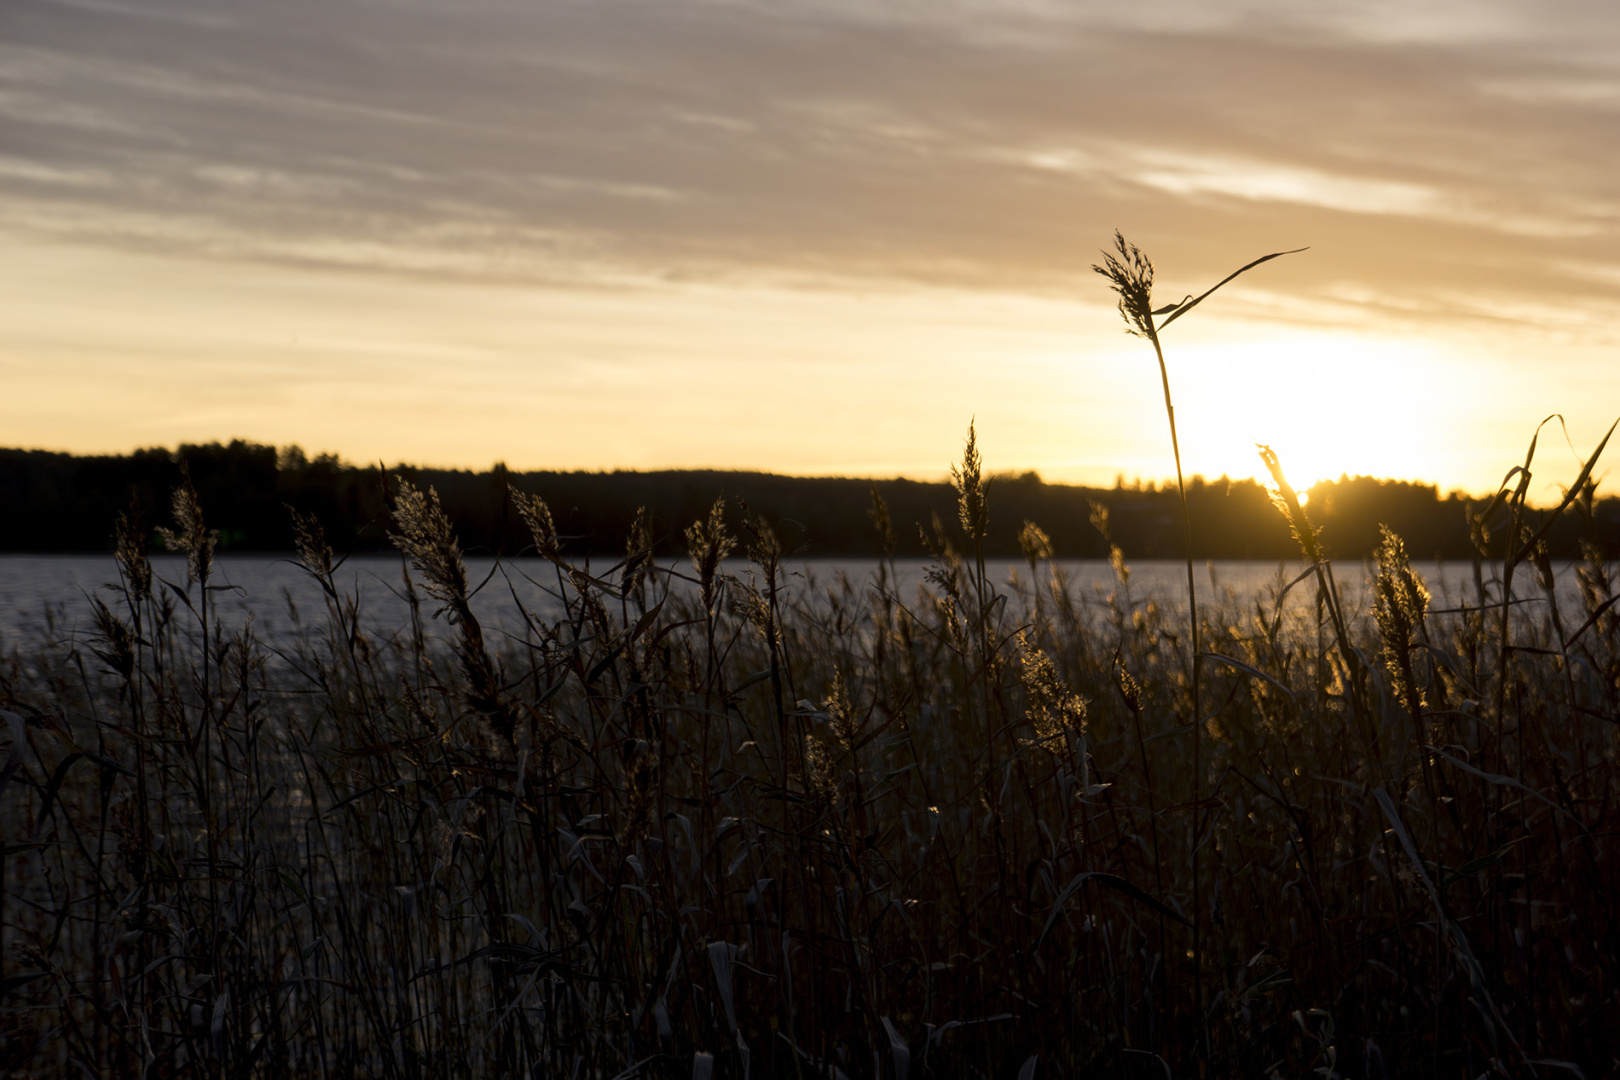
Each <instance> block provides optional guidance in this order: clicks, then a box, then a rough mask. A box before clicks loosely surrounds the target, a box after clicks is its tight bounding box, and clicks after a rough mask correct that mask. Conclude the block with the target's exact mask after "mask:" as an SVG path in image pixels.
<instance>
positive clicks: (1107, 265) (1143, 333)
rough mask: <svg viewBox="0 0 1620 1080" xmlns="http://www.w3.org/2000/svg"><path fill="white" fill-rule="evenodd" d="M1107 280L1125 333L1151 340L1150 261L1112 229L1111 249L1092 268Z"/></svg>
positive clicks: (1151, 272) (1151, 285) (1151, 290)
mask: <svg viewBox="0 0 1620 1080" xmlns="http://www.w3.org/2000/svg"><path fill="white" fill-rule="evenodd" d="M1091 268H1092V269H1093V270H1095V271H1096V272H1097V273H1099V274H1101V275H1102V276H1103V277H1105V278H1107V279H1108V287H1109V288H1111V289H1113V290H1114V291H1115V292H1116V293H1118V294H1119V314H1120V317H1121V318H1122V319H1124V320H1125V330H1126V332H1127V333H1130V334H1134V335H1136V336H1138V337H1145V338H1149V339H1152V338H1154V337H1155V336H1156V333H1157V332H1156V330H1155V328H1154V325H1153V262H1152V261H1151V260H1150V259H1149V258H1148V257H1147V256H1146V255H1144V254H1142V249H1141V248H1139V247H1137V246H1136V245H1135V244H1131V243H1127V242H1126V240H1125V237H1124V236H1123V235H1122V234H1121V233H1120V232H1119V230H1117V229H1116V230H1114V250H1113V251H1111V252H1109V251H1105V252H1103V261H1102V262H1101V263H1094V264H1093V265H1092V267H1091Z"/></svg>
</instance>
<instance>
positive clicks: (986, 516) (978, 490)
mask: <svg viewBox="0 0 1620 1080" xmlns="http://www.w3.org/2000/svg"><path fill="white" fill-rule="evenodd" d="M951 486H952V487H953V488H955V489H956V515H957V518H958V520H960V521H961V523H962V531H963V532H964V533H966V534H967V536H968V539H970V540H973V541H979V542H982V541H983V540H984V537H985V534H986V533H987V532H988V531H989V529H990V507H989V504H988V503H987V502H986V501H985V489H986V488H988V487H989V482H988V481H986V480H985V479H984V460H983V459H982V458H981V457H980V456H979V440H978V434H977V433H976V432H975V431H974V425H973V424H972V423H971V422H969V424H968V435H967V445H966V446H965V447H964V448H963V450H962V464H961V465H960V466H957V465H952V466H951Z"/></svg>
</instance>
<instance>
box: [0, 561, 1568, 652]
mask: <svg viewBox="0 0 1620 1080" xmlns="http://www.w3.org/2000/svg"><path fill="white" fill-rule="evenodd" d="M152 564H153V568H154V570H155V572H156V574H157V575H158V576H159V577H160V578H162V579H164V580H167V581H169V582H174V583H177V584H180V585H182V586H183V585H184V584H185V560H184V559H183V558H180V557H178V556H173V555H160V556H157V557H154V558H153V560H152ZM467 564H468V568H469V570H470V572H471V575H472V578H473V580H474V581H480V582H484V583H485V584H484V585H483V587H482V588H481V590H480V591H479V593H478V595H477V596H476V598H475V601H474V605H473V610H474V612H475V613H476V614H477V615H478V617H479V619H480V621H482V622H483V623H484V624H485V627H486V630H487V631H488V632H489V633H491V634H502V633H507V634H519V635H520V634H521V633H522V627H523V624H522V618H521V615H520V614H519V613H518V609H517V607H516V605H515V603H514V597H515V598H516V600H517V601H518V602H521V603H522V604H523V605H524V606H525V607H527V608H528V609H530V610H531V611H533V612H535V613H536V614H538V615H540V616H542V617H547V618H549V617H552V616H554V615H555V613H556V612H557V604H556V601H555V599H554V590H555V581H556V577H555V572H554V571H553V569H552V567H551V566H550V565H549V564H547V563H545V562H543V561H541V560H538V559H517V560H504V561H502V562H501V563H500V565H499V566H497V564H496V561H495V560H494V559H492V558H475V557H469V558H468V559H467ZM598 565H599V566H601V567H603V568H605V566H606V564H598ZM659 565H660V566H662V567H666V568H673V569H674V570H675V571H677V572H680V573H689V572H690V565H689V564H688V563H687V562H686V561H685V560H684V559H666V560H661V561H660V564H659ZM928 565H929V564H928V561H927V560H924V559H901V560H898V561H897V562H896V564H895V570H896V577H897V578H898V585H897V588H896V593H897V595H898V596H899V597H900V598H901V600H902V601H904V602H907V603H911V602H914V600H915V598H916V596H917V589H918V587H919V586H920V585H922V584H923V583H924V574H925V571H926V569H927V567H928ZM1055 565H1056V566H1057V568H1058V569H1060V570H1061V571H1062V572H1063V573H1064V574H1065V575H1066V576H1067V578H1068V581H1069V585H1070V590H1071V595H1073V596H1074V597H1075V599H1076V602H1077V603H1080V604H1081V605H1083V607H1084V608H1085V609H1087V610H1089V611H1092V612H1094V613H1096V614H1097V615H1098V616H1099V617H1101V615H1102V614H1103V613H1105V612H1106V611H1107V610H1108V608H1107V598H1108V596H1109V595H1110V594H1116V595H1117V596H1118V597H1119V599H1120V602H1121V603H1127V602H1128V603H1132V604H1137V605H1140V604H1142V603H1145V602H1147V601H1148V600H1149V599H1151V600H1153V601H1154V602H1156V603H1158V604H1159V605H1160V606H1161V607H1165V608H1169V609H1172V610H1179V609H1181V608H1182V607H1183V606H1184V605H1185V602H1186V589H1187V581H1186V564H1185V563H1182V562H1177V561H1174V560H1144V561H1142V562H1136V563H1132V564H1131V565H1130V582H1129V587H1128V589H1121V588H1120V583H1119V581H1118V579H1117V578H1116V577H1115V574H1114V571H1113V568H1112V567H1111V566H1110V565H1109V564H1108V563H1107V562H1106V561H1103V560H1057V561H1056V564H1055ZM724 569H725V572H727V573H730V574H734V575H736V576H739V577H746V576H747V575H748V573H749V572H750V571H751V570H752V569H753V568H752V567H751V566H750V564H748V563H747V562H745V561H743V560H740V559H734V560H728V561H727V563H726V564H725V567H724ZM784 569H785V572H786V575H787V588H788V589H789V590H790V591H791V592H792V594H793V595H794V596H796V597H798V598H799V599H801V600H805V601H809V602H816V601H817V599H818V598H820V597H823V596H825V595H826V590H828V589H829V588H835V589H841V588H843V585H844V582H846V581H847V582H848V584H849V586H850V587H852V588H854V589H866V588H869V587H870V586H871V585H872V584H873V583H874V580H875V578H874V575H875V573H876V570H877V563H876V562H875V561H873V560H870V559H795V560H786V561H785V562H784ZM1304 569H1305V568H1304V565H1303V564H1301V563H1297V562H1296V563H1277V562H1244V561H1217V562H1212V563H1205V564H1202V565H1199V566H1197V581H1198V589H1199V601H1200V604H1201V605H1202V606H1203V607H1204V608H1205V609H1206V610H1213V608H1214V607H1215V605H1216V604H1217V603H1219V602H1222V601H1224V602H1225V603H1227V604H1228V605H1235V606H1236V607H1237V608H1238V609H1239V610H1240V611H1242V612H1245V613H1246V612H1250V611H1252V610H1253V605H1254V602H1255V601H1256V600H1261V599H1267V598H1268V597H1270V596H1272V595H1274V593H1275V590H1276V588H1277V586H1278V584H1279V583H1280V582H1286V581H1290V580H1293V579H1294V578H1296V577H1298V576H1299V575H1300V574H1301V573H1302V572H1303V570H1304ZM1416 569H1417V570H1418V571H1419V573H1420V574H1421V575H1422V576H1423V578H1424V579H1425V580H1426V581H1427V582H1428V585H1429V589H1430V591H1431V592H1432V593H1433V594H1434V601H1433V603H1432V605H1431V608H1432V609H1435V610H1439V609H1444V608H1447V607H1450V606H1452V605H1454V604H1457V603H1460V602H1461V601H1462V600H1463V599H1464V598H1469V597H1472V596H1473V594H1474V567H1473V564H1472V563H1469V562H1446V563H1439V564H1436V563H1429V564H1427V565H1419V566H1418V567H1416ZM1368 573H1369V568H1368V567H1367V566H1365V565H1363V564H1361V563H1356V562H1348V561H1347V562H1342V563H1337V564H1335V565H1334V574H1335V576H1336V578H1337V581H1338V584H1339V588H1340V591H1341V594H1342V596H1343V599H1344V603H1345V607H1346V609H1347V611H1348V612H1350V613H1352V614H1354V613H1357V612H1365V611H1366V610H1368V608H1369V607H1370V598H1369V596H1368V592H1367V582H1368ZM1485 573H1486V580H1487V581H1491V580H1494V571H1493V570H1492V568H1490V567H1487V568H1486V571H1485ZM991 574H992V577H993V578H994V579H995V581H996V582H997V583H998V584H999V585H1000V586H1001V587H1002V588H1003V589H1006V590H1008V591H1014V592H1017V591H1023V592H1025V593H1028V591H1029V579H1030V574H1029V568H1028V566H1027V565H1026V564H1025V563H1023V562H1021V561H1019V562H1016V563H1013V562H1010V561H1007V560H998V561H996V562H995V563H994V564H993V565H992V567H991ZM1046 575H1047V567H1046V566H1045V565H1043V566H1042V568H1041V573H1040V577H1041V580H1042V582H1043V584H1044V583H1045V581H1046V580H1047V578H1046ZM1558 576H1559V594H1560V598H1559V603H1560V605H1561V606H1562V607H1564V610H1565V612H1566V615H1565V618H1566V620H1567V619H1568V618H1569V615H1570V614H1571V613H1573V612H1574V611H1575V610H1577V608H1578V606H1579V600H1578V594H1577V592H1576V590H1575V582H1574V573H1573V571H1572V568H1571V567H1570V566H1569V564H1567V563H1566V564H1560V566H1559V567H1558ZM116 578H117V570H116V567H115V565H114V563H113V560H112V557H111V556H110V555H3V556H0V648H4V649H8V650H9V649H11V648H15V647H18V646H20V645H23V644H24V643H26V642H29V641H32V640H38V638H39V636H40V635H41V634H47V635H50V636H52V637H54V638H57V639H75V638H83V637H85V636H87V635H88V634H89V633H90V632H91V631H92V628H93V622H92V619H91V602H90V597H91V596H92V595H95V594H97V592H98V590H101V589H102V588H103V587H104V585H105V583H107V582H110V581H114V580H116ZM337 578H338V581H339V584H340V586H341V587H342V588H343V589H344V590H346V591H350V592H353V593H355V594H357V595H358V597H359V599H360V610H361V613H362V625H363V626H365V627H366V629H367V630H368V632H379V631H380V632H383V633H389V632H392V631H396V630H399V629H401V628H403V627H405V626H407V625H408V622H409V606H408V604H407V603H406V601H405V599H404V596H403V595H402V576H401V561H400V558H399V557H398V556H395V555H381V554H377V555H358V556H354V557H351V558H349V559H348V560H346V561H345V562H344V563H343V564H342V566H341V568H340V569H339V570H338V573H337ZM1514 581H1515V588H1514V592H1515V593H1516V594H1517V595H1518V596H1520V597H1521V598H1524V599H1526V600H1528V601H1529V602H1530V604H1531V605H1534V606H1535V607H1540V606H1542V605H1543V604H1544V603H1545V600H1544V597H1543V594H1542V592H1541V590H1540V588H1539V587H1538V586H1537V585H1536V584H1535V580H1534V575H1533V573H1531V572H1530V571H1529V570H1528V569H1527V568H1521V569H1520V570H1519V571H1518V572H1517V573H1516V574H1515V579H1514ZM211 583H213V584H217V585H222V586H229V588H227V589H224V590H221V591H216V592H215V593H213V594H212V602H213V603H214V604H215V605H216V611H217V612H218V614H219V615H220V617H221V618H223V620H224V623H225V625H227V626H237V625H240V624H241V623H242V622H243V621H244V620H245V619H247V618H248V617H249V616H250V615H251V617H252V619H253V621H254V626H255V629H256V631H257V632H258V634H259V635H260V636H261V637H262V638H263V639H265V640H267V641H269V642H271V643H275V642H277V641H280V640H284V639H286V638H287V637H288V636H289V635H291V634H293V633H294V632H295V631H296V630H297V629H298V626H299V625H300V621H302V622H303V623H305V624H307V623H310V622H318V621H319V620H322V619H324V617H325V600H324V598H323V594H322V592H321V590H320V588H319V586H317V585H316V583H315V582H314V581H313V580H311V579H310V577H309V576H308V575H307V574H305V573H304V571H303V570H302V569H301V568H300V567H299V566H298V565H297V563H296V562H294V561H293V560H292V559H291V558H289V557H287V556H284V555H222V556H220V557H218V558H217V559H216V561H215V572H214V577H213V578H212V579H211ZM418 589H419V590H420V581H418ZM101 595H103V596H104V597H105V598H106V599H107V600H108V602H109V603H111V602H112V599H113V596H112V594H111V593H106V592H103V593H101ZM1313 595H1314V590H1313V588H1312V586H1311V583H1310V582H1305V583H1302V584H1301V585H1300V586H1299V587H1297V588H1295V589H1294V590H1293V592H1292V593H1291V594H1290V596H1289V601H1290V604H1291V605H1292V606H1294V607H1295V608H1296V610H1299V611H1301V612H1303V611H1304V610H1305V609H1306V608H1307V606H1308V604H1309V602H1310V599H1311V597H1312V596H1313ZM1268 602H1269V601H1268ZM423 605H424V614H431V613H432V611H433V610H434V608H435V607H436V604H434V602H433V601H432V599H431V598H429V597H426V596H424V597H423ZM115 610H116V608H115ZM1577 621H1579V620H1577ZM438 625H440V626H442V623H440V624H438Z"/></svg>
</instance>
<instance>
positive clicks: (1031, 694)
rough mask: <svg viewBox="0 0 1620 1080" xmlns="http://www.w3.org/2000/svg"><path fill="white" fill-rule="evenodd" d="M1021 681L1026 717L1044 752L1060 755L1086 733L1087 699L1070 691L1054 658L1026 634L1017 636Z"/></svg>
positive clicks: (1019, 677)
mask: <svg viewBox="0 0 1620 1080" xmlns="http://www.w3.org/2000/svg"><path fill="white" fill-rule="evenodd" d="M1018 681H1019V682H1020V683H1021V684H1022V685H1023V687H1024V701H1025V712H1024V715H1025V716H1026V717H1027V718H1028V719H1029V722H1030V724H1031V725H1033V726H1034V728H1035V735H1036V738H1037V739H1038V740H1039V743H1040V746H1041V748H1042V749H1043V750H1047V751H1049V752H1050V753H1053V754H1057V753H1061V752H1063V751H1064V750H1065V749H1066V748H1067V743H1068V737H1069V736H1070V735H1080V734H1083V733H1084V732H1085V726H1086V701H1085V699H1084V698H1082V697H1080V695H1078V694H1076V693H1074V692H1073V691H1071V690H1070V689H1069V688H1068V686H1067V685H1066V684H1065V683H1064V682H1063V679H1062V677H1061V676H1059V675H1058V672H1057V667H1056V666H1055V665H1054V664H1053V663H1052V658H1051V657H1050V656H1047V655H1046V651H1045V650H1044V649H1042V648H1040V647H1039V646H1038V645H1036V644H1034V643H1033V642H1031V641H1030V640H1029V637H1028V636H1027V635H1025V634H1023V633H1020V634H1019V635H1018Z"/></svg>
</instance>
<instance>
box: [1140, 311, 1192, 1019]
mask: <svg viewBox="0 0 1620 1080" xmlns="http://www.w3.org/2000/svg"><path fill="white" fill-rule="evenodd" d="M1146 324H1147V325H1146V330H1147V339H1148V340H1149V341H1150V342H1152V343H1153V353H1154V355H1155V356H1157V357H1158V358H1159V379H1160V381H1161V382H1162V383H1163V384H1164V414H1165V417H1166V418H1167V419H1168V420H1169V421H1170V450H1171V452H1172V453H1173V454H1174V455H1175V459H1176V491H1177V492H1178V493H1179V494H1180V496H1181V538H1182V546H1183V549H1184V551H1185V553H1186V557H1187V612H1188V617H1189V620H1190V621H1191V624H1192V634H1191V641H1192V722H1193V828H1192V879H1193V899H1192V906H1193V950H1192V951H1193V956H1192V962H1193V1004H1194V1007H1195V1008H1196V1009H1197V1017H1198V1022H1199V1027H1200V1031H1202V1027H1203V1017H1204V965H1203V959H1204V957H1203V940H1204V933H1203V930H1204V911H1203V903H1202V900H1203V896H1202V888H1201V885H1202V881H1201V877H1200V874H1199V870H1200V865H1199V864H1200V859H1199V847H1200V845H1199V834H1200V833H1201V832H1202V831H1203V828H1202V827H1203V816H1204V814H1203V805H1202V804H1203V798H1204V714H1203V709H1202V707H1201V704H1200V700H1199V692H1198V682H1199V680H1198V668H1199V650H1198V587H1197V585H1196V582H1195V576H1194V574H1193V557H1192V515H1191V514H1190V513H1188V510H1187V482H1186V480H1185V479H1184V478H1183V477H1182V472H1181V440H1180V439H1179V438H1178V437H1177V435H1176V407H1175V405H1174V403H1172V401H1171V400H1170V370H1169V368H1168V367H1166V366H1165V362H1164V349H1163V348H1162V347H1161V346H1160V345H1159V333H1158V330H1157V329H1156V328H1155V327H1154V325H1153V316H1152V314H1151V313H1150V314H1148V315H1147V317H1146ZM1206 1049H1207V1047H1206Z"/></svg>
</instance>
